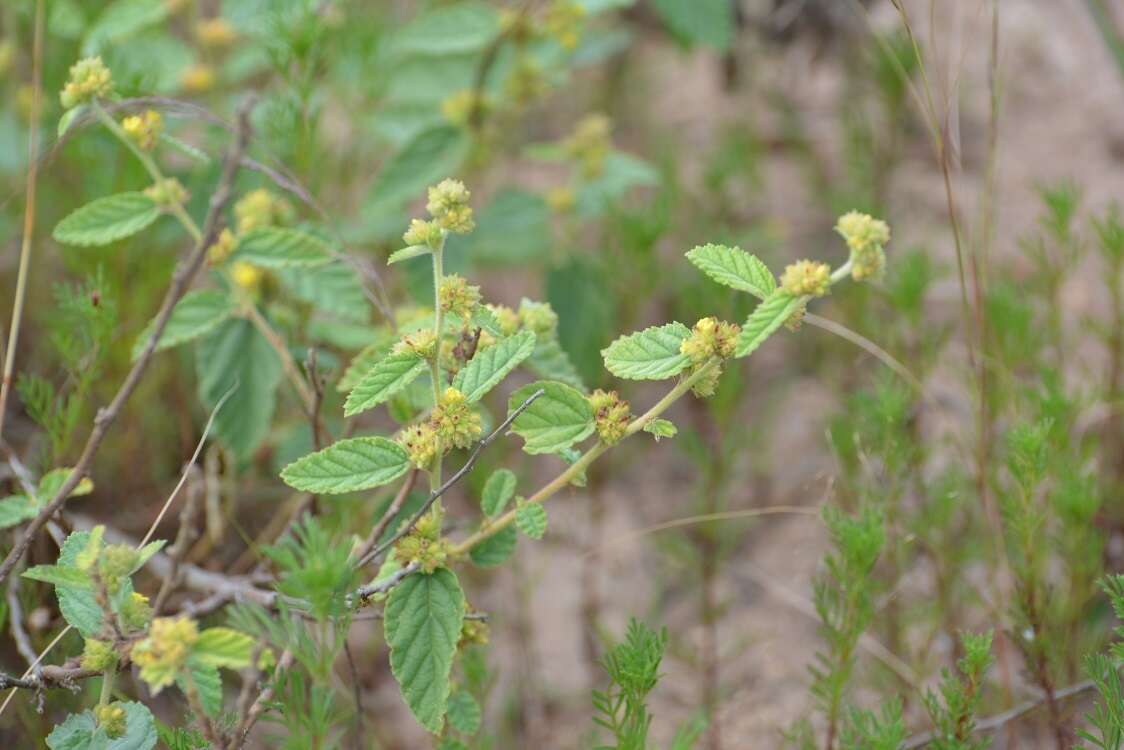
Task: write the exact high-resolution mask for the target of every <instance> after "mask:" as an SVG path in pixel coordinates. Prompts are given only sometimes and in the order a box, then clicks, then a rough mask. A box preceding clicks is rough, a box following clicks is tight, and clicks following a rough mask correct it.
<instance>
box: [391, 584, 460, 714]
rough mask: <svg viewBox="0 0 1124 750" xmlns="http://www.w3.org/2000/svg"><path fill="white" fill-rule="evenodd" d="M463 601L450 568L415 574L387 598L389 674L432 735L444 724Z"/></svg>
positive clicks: (407, 703)
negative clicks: (392, 675) (431, 572)
mask: <svg viewBox="0 0 1124 750" xmlns="http://www.w3.org/2000/svg"><path fill="white" fill-rule="evenodd" d="M464 612H465V600H464V593H463V592H462V591H461V587H460V584H459V583H458V582H457V577H456V576H455V575H454V574H453V572H452V571H451V570H449V569H447V568H438V569H437V570H435V571H434V572H433V574H432V575H412V576H409V577H408V578H406V579H405V580H404V581H402V583H400V584H398V585H397V586H396V587H395V588H394V589H393V590H392V591H391V592H390V596H389V597H387V600H386V608H385V610H384V618H385V620H384V625H385V632H386V642H387V645H388V646H390V671H391V672H392V673H393V674H394V678H395V679H396V680H398V685H399V687H400V688H401V690H402V697H403V698H404V699H405V700H406V705H408V706H409V707H410V710H411V711H413V713H414V716H415V717H417V720H418V721H419V722H421V725H422V726H424V727H425V728H426V729H428V730H429V731H430V732H433V733H434V734H436V733H438V732H440V731H441V726H442V724H444V717H445V708H446V705H447V703H448V700H449V690H450V687H451V685H450V682H449V674H450V672H451V671H452V669H453V656H454V654H455V653H456V650H457V641H458V640H460V637H461V624H462V623H463V621H464Z"/></svg>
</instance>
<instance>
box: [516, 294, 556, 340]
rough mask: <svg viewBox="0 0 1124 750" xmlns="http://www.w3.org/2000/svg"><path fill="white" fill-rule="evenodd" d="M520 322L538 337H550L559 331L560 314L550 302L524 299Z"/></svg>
mask: <svg viewBox="0 0 1124 750" xmlns="http://www.w3.org/2000/svg"><path fill="white" fill-rule="evenodd" d="M519 322H520V323H522V324H523V327H524V328H526V329H527V330H528V331H533V332H534V333H535V335H537V336H550V335H552V334H553V333H554V332H555V331H557V330H558V313H556V312H554V308H553V307H551V306H550V303H549V302H532V301H531V300H529V299H527V298H526V297H524V298H523V299H522V300H520V302H519Z"/></svg>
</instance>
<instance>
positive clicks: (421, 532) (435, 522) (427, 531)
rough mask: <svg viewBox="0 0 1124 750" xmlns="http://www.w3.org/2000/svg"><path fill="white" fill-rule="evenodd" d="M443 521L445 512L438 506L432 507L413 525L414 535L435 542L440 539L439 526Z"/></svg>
mask: <svg viewBox="0 0 1124 750" xmlns="http://www.w3.org/2000/svg"><path fill="white" fill-rule="evenodd" d="M444 520H445V512H444V511H442V510H441V508H440V507H439V506H436V505H435V506H433V507H432V508H430V509H429V512H428V513H426V514H425V515H424V516H422V517H421V518H419V519H418V522H417V524H415V525H414V533H415V534H417V535H418V536H420V537H423V538H425V539H428V540H430V541H431V542H436V541H437V540H438V539H440V538H441V524H442V522H443V521H444Z"/></svg>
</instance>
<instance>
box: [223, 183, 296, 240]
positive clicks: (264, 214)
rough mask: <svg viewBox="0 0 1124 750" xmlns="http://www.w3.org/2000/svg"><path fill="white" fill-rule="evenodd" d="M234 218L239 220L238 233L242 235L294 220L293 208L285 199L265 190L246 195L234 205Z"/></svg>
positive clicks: (260, 189) (259, 189)
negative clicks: (259, 228) (252, 230)
mask: <svg viewBox="0 0 1124 750" xmlns="http://www.w3.org/2000/svg"><path fill="white" fill-rule="evenodd" d="M234 218H235V219H236V220H237V228H238V233H239V234H241V233H243V232H248V231H250V230H251V229H256V228H257V227H272V226H278V225H281V224H287V223H289V222H290V221H291V220H292V218H293V207H292V206H291V205H289V202H288V201H287V200H285V199H284V198H281V197H278V196H276V195H274V194H273V193H271V192H269V191H268V190H266V189H265V188H258V189H257V190H252V191H250V192H249V193H246V195H244V196H243V197H242V199H241V200H239V201H238V202H237V203H235V204H234Z"/></svg>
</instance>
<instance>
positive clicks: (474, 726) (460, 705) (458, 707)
mask: <svg viewBox="0 0 1124 750" xmlns="http://www.w3.org/2000/svg"><path fill="white" fill-rule="evenodd" d="M480 714H481V712H480V704H479V703H477V702H476V699H475V698H473V697H472V694H471V693H469V692H467V691H465V690H458V691H456V692H455V693H453V694H452V695H450V696H449V724H450V725H451V726H452V727H453V729H455V730H457V731H458V732H460V733H461V734H467V735H473V734H476V733H477V732H478V731H480Z"/></svg>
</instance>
